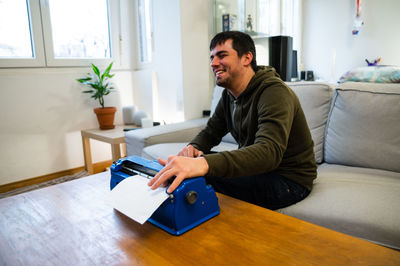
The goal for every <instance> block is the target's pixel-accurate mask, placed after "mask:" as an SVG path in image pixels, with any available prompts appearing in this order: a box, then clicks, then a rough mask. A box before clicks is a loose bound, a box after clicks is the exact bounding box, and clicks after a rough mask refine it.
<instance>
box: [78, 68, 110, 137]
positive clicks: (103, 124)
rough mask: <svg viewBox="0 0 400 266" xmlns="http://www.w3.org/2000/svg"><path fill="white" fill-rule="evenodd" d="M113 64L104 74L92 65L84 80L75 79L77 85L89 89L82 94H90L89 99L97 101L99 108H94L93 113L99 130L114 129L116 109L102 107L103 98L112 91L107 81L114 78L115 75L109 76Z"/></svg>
mask: <svg viewBox="0 0 400 266" xmlns="http://www.w3.org/2000/svg"><path fill="white" fill-rule="evenodd" d="M112 65H113V62H111V63H110V65H109V66H108V67H107V69H106V70H105V71H104V73H101V72H100V70H99V68H98V67H96V66H95V65H94V64H92V68H93V73H94V74H90V73H88V74H87V77H86V78H81V79H77V81H78V82H79V83H82V84H84V85H87V86H89V87H90V89H89V90H85V91H83V93H89V94H92V96H91V98H93V99H95V100H99V103H100V105H101V107H98V108H94V110H93V111H94V112H95V114H96V115H97V120H98V121H99V125H100V129H112V128H114V127H115V126H114V116H115V112H116V111H117V108H115V107H104V96H106V95H108V94H110V92H112V91H113V90H114V87H112V84H110V83H109V79H111V78H112V77H114V75H115V74H110V70H111V67H112Z"/></svg>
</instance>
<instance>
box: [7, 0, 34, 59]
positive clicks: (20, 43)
mask: <svg viewBox="0 0 400 266" xmlns="http://www.w3.org/2000/svg"><path fill="white" fill-rule="evenodd" d="M8 25H14V27H9V26H8ZM0 31H1V33H2V34H1V35H0V57H2V58H33V57H34V55H33V49H32V39H31V29H30V19H29V12H28V6H27V3H26V1H25V0H15V1H11V0H7V1H1V2H0Z"/></svg>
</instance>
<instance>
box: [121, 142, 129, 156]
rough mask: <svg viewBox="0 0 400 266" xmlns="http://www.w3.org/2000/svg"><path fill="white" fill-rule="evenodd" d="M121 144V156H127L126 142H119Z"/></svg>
mask: <svg viewBox="0 0 400 266" xmlns="http://www.w3.org/2000/svg"><path fill="white" fill-rule="evenodd" d="M121 145H122V154H121V155H122V156H123V157H126V156H128V154H127V152H126V143H121Z"/></svg>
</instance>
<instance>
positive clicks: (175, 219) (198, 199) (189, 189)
mask: <svg viewBox="0 0 400 266" xmlns="http://www.w3.org/2000/svg"><path fill="white" fill-rule="evenodd" d="M162 168H163V166H162V165H161V164H159V163H158V162H157V161H150V160H146V159H144V158H141V157H138V156H129V157H126V158H122V159H120V160H118V161H117V162H114V164H113V165H112V166H111V180H110V189H113V188H114V187H115V186H116V185H117V184H118V183H119V182H121V181H122V180H124V179H125V178H130V177H132V176H134V175H141V176H144V177H147V178H149V179H150V178H152V177H154V176H155V175H156V174H157V173H158V172H159V171H160V170H161V169H162ZM132 178H135V177H132ZM218 214H219V206H218V198H217V196H216V195H215V191H214V189H213V188H212V187H211V186H210V185H207V184H206V182H205V179H204V177H196V178H190V179H185V180H184V181H183V182H182V183H181V184H180V185H179V186H178V187H177V188H176V189H175V190H174V191H173V192H172V194H170V197H169V198H168V199H167V200H166V201H164V203H163V204H161V206H160V207H159V208H158V209H157V210H156V211H155V212H154V213H153V215H152V216H151V217H150V218H149V219H148V221H149V222H150V223H152V224H154V225H156V226H158V227H160V228H161V229H163V230H165V231H167V232H168V233H170V234H172V235H181V234H183V233H185V232H187V231H189V230H190V229H192V228H194V227H196V226H198V225H200V224H201V223H203V222H205V221H207V220H209V219H211V218H212V217H214V216H216V215H218Z"/></svg>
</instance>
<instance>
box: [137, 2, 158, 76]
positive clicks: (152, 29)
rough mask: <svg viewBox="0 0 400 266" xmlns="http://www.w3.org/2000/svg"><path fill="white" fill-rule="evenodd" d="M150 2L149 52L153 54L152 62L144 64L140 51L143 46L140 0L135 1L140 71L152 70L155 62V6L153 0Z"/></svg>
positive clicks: (138, 65)
mask: <svg viewBox="0 0 400 266" xmlns="http://www.w3.org/2000/svg"><path fill="white" fill-rule="evenodd" d="M149 2H150V7H149V9H150V10H149V14H150V32H151V40H150V42H151V50H150V51H149V52H150V53H151V54H152V56H151V60H150V61H147V62H143V61H142V60H141V57H142V54H141V53H142V51H141V50H140V46H141V43H140V33H141V30H140V21H139V20H140V14H139V12H140V10H139V0H137V1H135V10H136V14H135V17H136V19H135V22H136V32H137V35H136V36H137V40H136V47H137V48H136V51H137V60H136V61H137V62H136V65H137V68H138V69H148V68H151V67H152V65H153V60H154V21H153V4H154V3H153V0H149Z"/></svg>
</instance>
